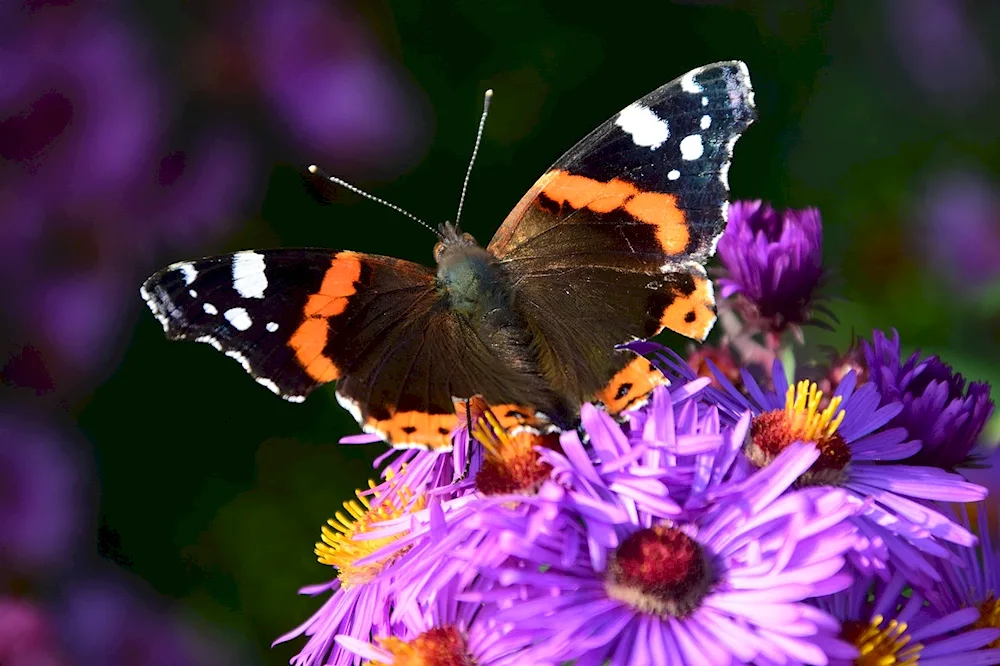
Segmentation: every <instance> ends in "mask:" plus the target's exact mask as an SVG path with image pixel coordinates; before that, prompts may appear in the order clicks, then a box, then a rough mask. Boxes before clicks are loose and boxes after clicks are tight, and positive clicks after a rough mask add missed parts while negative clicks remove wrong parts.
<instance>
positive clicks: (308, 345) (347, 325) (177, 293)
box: [141, 249, 547, 448]
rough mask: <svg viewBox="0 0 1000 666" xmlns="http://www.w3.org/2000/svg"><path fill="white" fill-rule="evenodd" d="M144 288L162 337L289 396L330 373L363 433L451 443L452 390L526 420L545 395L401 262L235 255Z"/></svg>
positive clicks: (328, 255) (323, 253) (162, 276)
mask: <svg viewBox="0 0 1000 666" xmlns="http://www.w3.org/2000/svg"><path fill="white" fill-rule="evenodd" d="M141 293H142V296H143V298H144V299H145V300H146V302H147V303H148V304H149V307H150V309H152V311H153V313H154V314H155V315H156V317H157V318H158V319H159V320H160V322H161V323H162V324H163V327H164V331H165V332H166V334H167V337H169V338H171V339H178V340H194V341H197V342H204V343H208V344H210V345H212V346H213V347H215V348H216V349H218V350H220V351H222V352H225V354H226V355H227V356H230V357H233V358H235V359H236V360H237V361H239V363H240V365H242V366H243V368H244V369H245V370H246V371H247V372H249V373H250V374H251V375H252V376H253V377H254V378H255V379H256V380H257V382H258V383H260V384H262V385H264V386H266V387H267V388H269V389H270V390H272V391H274V392H275V393H277V394H279V395H281V396H282V397H284V398H285V399H286V400H290V401H293V402H300V401H302V400H304V399H305V397H306V395H308V394H309V393H310V392H311V391H312V390H314V389H315V388H317V387H318V386H321V385H323V384H326V383H329V382H333V381H337V382H338V384H337V397H338V399H339V400H340V402H341V403H342V404H343V405H344V406H345V407H347V408H348V409H349V410H350V411H351V413H352V414H353V415H354V416H355V418H357V420H358V422H359V423H360V424H361V425H362V426H363V427H364V429H365V430H366V431H368V432H372V433H377V434H379V435H381V436H382V437H383V438H384V439H385V440H386V441H388V442H390V443H391V444H393V445H395V446H400V447H406V446H419V447H426V448H445V447H447V446H449V445H450V434H451V431H452V429H453V428H454V426H455V425H456V423H457V419H456V416H455V412H454V404H453V402H452V398H453V396H454V397H459V398H468V397H470V396H472V395H474V394H476V393H481V394H483V395H484V396H488V399H489V400H490V402H491V404H493V405H498V406H500V407H498V409H502V410H503V412H502V413H503V414H504V415H507V416H506V418H507V422H511V419H513V421H515V422H516V421H525V422H533V421H534V414H533V412H534V410H533V409H532V407H533V406H537V405H540V404H543V403H545V402H546V398H545V395H547V389H546V387H545V384H544V382H543V380H542V378H541V377H540V376H538V375H537V374H534V375H532V374H529V375H527V376H525V375H524V374H523V371H519V370H518V368H523V367H524V364H523V363H521V364H505V363H502V362H500V360H498V358H497V356H496V354H503V355H505V356H506V358H508V359H511V358H514V355H516V354H519V353H525V351H526V350H525V349H517V348H505V347H504V346H503V345H498V344H496V342H495V341H493V343H494V344H493V345H492V348H491V349H490V350H487V348H486V346H485V345H484V343H483V342H482V341H481V340H480V339H479V337H478V336H477V335H476V334H475V332H474V331H472V330H471V328H470V327H469V325H468V324H466V323H463V320H460V319H459V318H457V317H455V315H454V314H452V313H451V312H450V310H449V309H448V308H447V306H446V304H445V303H444V302H443V301H442V299H441V297H440V296H439V294H438V291H437V287H436V284H435V273H434V271H433V270H432V269H430V268H427V267H425V266H420V265H418V264H414V263H410V262H407V261H401V260H398V259H392V258H389V257H380V256H373V255H367V254H359V253H355V252H333V251H330V250H303V249H290V250H265V251H248V252H238V253H236V254H230V255H224V256H219V257H210V258H207V259H201V260H197V261H190V262H181V263H178V264H174V265H172V266H169V267H167V268H165V269H164V270H162V271H160V272H158V273H156V274H155V275H153V276H152V277H151V278H149V280H147V281H146V282H145V284H144V285H143V287H142V289H141ZM511 414H513V415H511Z"/></svg>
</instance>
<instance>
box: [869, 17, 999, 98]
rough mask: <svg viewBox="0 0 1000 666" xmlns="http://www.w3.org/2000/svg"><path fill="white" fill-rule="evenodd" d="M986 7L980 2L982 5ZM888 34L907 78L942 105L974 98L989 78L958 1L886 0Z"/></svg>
mask: <svg viewBox="0 0 1000 666" xmlns="http://www.w3.org/2000/svg"><path fill="white" fill-rule="evenodd" d="M982 6H986V5H982ZM885 7H886V22H887V23H888V32H889V34H890V36H891V37H892V38H893V40H894V41H895V43H896V48H897V50H898V51H899V58H900V61H901V62H902V64H903V66H904V68H905V69H906V70H907V71H908V72H909V74H910V76H911V77H912V78H913V80H914V81H915V82H916V83H917V85H919V86H920V87H922V88H923V89H924V90H925V91H926V92H928V93H930V94H931V96H932V99H934V100H936V101H937V102H939V103H941V104H942V105H944V106H946V107H952V108H955V109H962V108H964V107H966V106H967V105H968V104H969V103H971V102H974V101H976V99H977V97H978V96H979V94H981V93H982V92H983V91H984V89H985V88H986V87H987V86H988V85H989V82H990V80H991V78H992V71H991V67H990V59H989V54H988V52H987V50H986V49H985V48H984V45H983V42H982V41H981V40H980V39H979V36H978V35H977V34H976V29H975V25H974V23H975V21H976V19H975V18H974V17H971V16H970V15H969V12H970V10H972V9H974V8H975V7H976V4H975V3H967V2H962V1H961V0H892V1H891V2H889V3H887V4H886V6H885Z"/></svg>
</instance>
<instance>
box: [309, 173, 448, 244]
mask: <svg viewBox="0 0 1000 666" xmlns="http://www.w3.org/2000/svg"><path fill="white" fill-rule="evenodd" d="M309 173H314V174H316V175H317V176H322V177H323V178H326V179H327V180H328V181H330V182H331V183H336V184H337V185H340V186H341V187H344V188H347V189H348V190H350V191H351V192H354V193H355V194H357V195H360V196H363V197H364V198H365V199H371V200H372V201H374V202H375V203H380V204H382V205H383V206H385V207H386V208H391V209H392V210H394V211H396V212H397V213H400V214H402V215H405V216H406V217H408V218H410V219H411V220H413V221H414V222H416V223H417V224H419V225H420V226H422V227H424V228H426V229H428V230H430V232H431V233H432V234H434V235H435V236H437V237H438V238H441V237H442V236H441V232H440V231H438V230H437V229H435V228H434V227H432V226H431V225H429V224H427V223H426V222H424V221H423V220H421V219H420V218H419V217H417V216H416V215H414V214H413V213H411V212H409V211H407V210H403V209H402V208H400V207H399V206H397V205H396V204H394V203H389V202H388V201H386V200H385V199H380V198H378V197H377V196H375V195H374V194H369V193H368V192H365V191H364V190H362V189H361V188H359V187H355V186H354V185H351V184H350V183H348V182H347V181H346V180H341V179H340V178H337V177H336V176H331V175H330V174H328V173H326V172H325V171H323V170H322V169H320V168H319V167H318V166H316V165H315V164H310V165H309Z"/></svg>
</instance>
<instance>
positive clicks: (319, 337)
mask: <svg viewBox="0 0 1000 666" xmlns="http://www.w3.org/2000/svg"><path fill="white" fill-rule="evenodd" d="M360 277H361V260H360V259H358V257H357V256H356V255H355V254H354V253H352V252H338V253H337V254H335V255H334V256H333V260H332V261H331V262H330V267H329V268H328V269H326V274H325V275H324V276H323V283H322V284H321V285H320V288H319V291H318V292H317V293H315V294H312V295H311V296H309V300H308V301H306V305H305V308H304V309H303V315H304V316H305V319H304V320H303V322H302V323H301V324H299V327H298V328H297V329H295V332H294V333H292V336H291V338H289V340H288V345H289V346H290V347H291V348H292V349H293V350H295V360H297V361H298V363H299V365H301V366H302V369H303V370H305V372H306V374H307V375H309V376H310V377H311V378H313V379H314V380H316V381H317V382H320V383H325V382H332V381H334V380H335V379H339V378H340V374H341V373H340V369H339V368H338V367H337V366H336V364H335V363H334V362H333V359H331V358H330V357H328V356H327V355H326V354H325V353H324V350H325V349H326V343H327V341H328V339H329V335H330V322H329V319H330V317H335V316H337V315H339V314H341V313H342V312H343V311H344V310H345V309H347V303H348V299H350V297H351V296H353V295H354V294H355V292H356V290H357V287H356V284H355V283H356V282H357V281H358V280H359V279H360Z"/></svg>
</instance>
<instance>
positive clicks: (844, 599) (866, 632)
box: [815, 572, 1000, 666]
mask: <svg viewBox="0 0 1000 666" xmlns="http://www.w3.org/2000/svg"><path fill="white" fill-rule="evenodd" d="M907 587H908V581H907V579H906V577H905V576H904V575H902V574H901V573H899V572H897V573H896V574H895V575H893V576H892V578H891V579H890V580H889V581H888V582H887V583H885V582H882V581H877V580H875V581H873V580H871V579H863V580H860V581H858V582H856V583H855V584H854V585H853V586H851V587H850V588H849V589H847V590H845V591H843V592H839V593H837V594H834V595H831V596H829V597H825V598H821V599H817V600H816V601H815V603H816V605H817V606H818V607H819V608H822V609H824V610H826V611H827V612H829V613H830V614H831V615H833V616H834V617H836V618H837V619H838V620H840V622H841V626H842V628H841V632H840V638H841V639H843V640H846V641H847V642H849V643H851V644H853V645H854V647H855V648H856V650H857V651H859V652H860V653H861V654H862V655H864V660H863V661H855V656H854V655H852V654H845V653H843V652H842V651H841V649H840V647H839V646H836V645H831V646H824V650H825V652H826V654H827V655H828V656H829V657H830V661H829V664H830V666H849V665H852V664H860V663H866V664H920V666H952V664H966V665H968V666H980V665H982V666H987V665H988V664H997V663H1000V650H998V649H989V646H990V644H991V643H992V642H993V641H996V640H997V639H1000V629H992V628H980V627H979V626H978V624H977V620H978V618H979V612H978V611H977V610H976V609H975V608H963V609H962V610H957V611H954V612H948V613H947V614H936V613H934V612H932V611H931V610H930V609H928V608H926V607H924V597H923V596H922V595H921V594H920V592H919V591H916V590H911V591H910V592H909V593H906V594H904V590H905V588H907Z"/></svg>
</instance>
